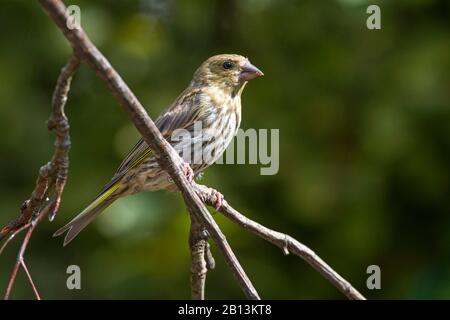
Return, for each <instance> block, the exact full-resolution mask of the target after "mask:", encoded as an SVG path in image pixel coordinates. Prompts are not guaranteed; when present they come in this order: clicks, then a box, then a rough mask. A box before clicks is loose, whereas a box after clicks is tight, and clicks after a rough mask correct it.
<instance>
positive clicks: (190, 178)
mask: <svg viewBox="0 0 450 320" xmlns="http://www.w3.org/2000/svg"><path fill="white" fill-rule="evenodd" d="M182 168H183V173H184V175H185V176H186V179H187V180H188V181H189V183H191V182H192V181H193V180H194V171H193V170H192V168H191V166H190V165H189V163H187V162H183V165H182Z"/></svg>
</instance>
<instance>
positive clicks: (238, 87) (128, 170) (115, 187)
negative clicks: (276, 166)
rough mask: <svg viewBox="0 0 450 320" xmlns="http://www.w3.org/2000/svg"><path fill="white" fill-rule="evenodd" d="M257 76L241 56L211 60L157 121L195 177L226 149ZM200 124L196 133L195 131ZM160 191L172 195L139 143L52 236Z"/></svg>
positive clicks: (72, 232)
mask: <svg viewBox="0 0 450 320" xmlns="http://www.w3.org/2000/svg"><path fill="white" fill-rule="evenodd" d="M261 75H262V72H261V71H259V70H258V69H257V68H256V67H254V66H253V65H252V64H250V62H249V61H248V59H247V58H244V57H242V56H239V55H234V54H233V55H231V54H225V55H218V56H213V57H211V58H209V59H208V60H206V61H205V62H204V63H203V64H202V65H201V66H200V67H199V68H198V69H197V70H196V72H195V73H194V77H193V79H192V81H191V83H190V84H189V86H188V87H187V88H186V89H185V90H184V91H183V93H182V94H181V95H180V96H179V97H178V98H177V99H176V100H175V101H174V103H173V104H172V105H171V106H170V107H169V108H168V109H167V110H166V111H165V112H163V113H162V115H161V116H160V117H159V118H158V119H157V120H156V122H155V124H156V125H157V127H158V129H159V130H160V131H161V133H162V134H163V136H164V138H165V139H166V140H167V141H168V142H169V143H171V145H172V146H173V147H174V149H175V150H176V151H177V152H178V153H179V154H180V156H182V157H183V156H184V161H186V162H188V163H189V164H190V166H191V168H192V170H193V172H194V174H198V173H199V172H201V171H202V170H204V169H205V168H206V167H208V166H209V165H210V164H211V163H213V162H214V161H215V160H217V159H218V158H219V157H220V156H221V155H222V153H223V152H224V151H225V149H226V147H227V146H228V144H229V143H230V142H231V140H232V139H233V137H234V136H235V134H236V132H237V129H238V128H239V125H240V121H241V93H242V90H243V88H244V86H245V84H246V82H247V81H248V80H251V79H253V78H256V77H258V76H261ZM199 124H200V125H201V127H202V130H201V131H200V132H198V130H196V128H198V127H197V125H199ZM180 129H184V130H185V131H186V132H189V133H190V139H184V140H183V139H182V140H177V139H175V133H177V132H178V131H179V130H180ZM194 142H196V143H194ZM186 146H189V147H191V149H192V154H194V153H195V152H198V153H196V154H200V155H201V156H202V157H201V159H200V161H194V160H198V159H194V158H193V156H192V154H190V155H189V157H187V158H186V154H183V151H184V150H185V148H186ZM198 148H200V149H198ZM207 154H208V156H209V158H208V161H203V160H202V159H203V158H204V157H205V158H206V155H207ZM159 189H166V190H171V191H175V190H176V186H175V185H174V184H173V183H172V182H171V180H170V179H169V177H168V176H167V174H166V173H165V172H164V171H163V170H162V169H161V168H160V167H159V165H158V164H157V162H156V159H155V157H154V156H153V153H152V150H150V148H149V147H148V145H147V144H146V143H145V141H144V140H143V139H140V140H139V141H138V143H137V144H136V145H135V146H134V148H133V149H132V150H131V151H130V153H129V154H128V156H127V157H126V158H125V159H124V160H123V162H122V164H121V165H120V166H119V168H118V169H117V172H116V174H115V175H114V176H113V178H112V179H111V181H110V182H108V183H107V184H106V185H105V186H104V188H103V189H102V191H101V192H100V193H99V195H98V196H97V198H96V199H95V200H94V201H93V202H92V203H91V204H90V205H89V206H88V207H87V208H86V209H84V210H83V211H82V212H81V213H80V214H79V215H77V216H76V217H75V218H74V219H73V220H72V221H70V222H69V223H68V224H67V225H66V226H64V227H63V228H61V229H59V230H58V231H57V232H56V233H55V236H58V235H61V234H63V233H65V232H67V234H66V237H65V239H64V245H66V244H67V243H69V242H70V241H72V240H73V239H74V238H75V237H76V235H77V234H78V233H79V232H80V231H81V230H82V229H83V228H84V227H86V226H87V225H88V224H89V223H90V222H91V221H92V220H93V219H94V218H95V217H96V216H97V215H98V214H99V213H100V212H102V211H103V210H104V209H106V208H107V207H108V206H109V205H111V204H112V203H113V202H114V201H115V200H116V199H118V198H120V197H123V196H126V195H129V194H133V193H137V192H142V191H152V190H159Z"/></svg>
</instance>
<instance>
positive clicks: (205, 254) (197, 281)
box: [189, 219, 215, 300]
mask: <svg viewBox="0 0 450 320" xmlns="http://www.w3.org/2000/svg"><path fill="white" fill-rule="evenodd" d="M189 247H190V250H191V299H193V300H205V282H206V274H207V272H208V270H212V269H214V267H215V261H214V258H213V256H212V254H211V250H210V247H209V243H208V232H207V231H206V229H205V227H204V226H203V225H202V224H201V223H199V222H198V221H196V220H195V219H194V220H192V221H191V228H190V233H189Z"/></svg>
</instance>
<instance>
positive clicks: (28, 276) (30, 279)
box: [20, 259, 41, 300]
mask: <svg viewBox="0 0 450 320" xmlns="http://www.w3.org/2000/svg"><path fill="white" fill-rule="evenodd" d="M20 263H21V265H22V269H23V270H24V271H25V274H26V275H27V278H28V281H29V282H30V284H31V288H32V289H33V292H34V295H35V296H36V299H37V300H41V296H40V295H39V292H38V290H37V288H36V286H35V285H34V281H33V278H32V277H31V274H30V271H29V270H28V267H27V265H26V264H25V260H23V259H22V261H21V262H20Z"/></svg>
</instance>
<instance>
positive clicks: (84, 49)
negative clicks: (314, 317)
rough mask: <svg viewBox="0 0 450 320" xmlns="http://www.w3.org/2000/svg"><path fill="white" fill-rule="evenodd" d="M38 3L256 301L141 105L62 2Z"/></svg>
mask: <svg viewBox="0 0 450 320" xmlns="http://www.w3.org/2000/svg"><path fill="white" fill-rule="evenodd" d="M39 3H40V4H41V5H42V6H43V8H44V9H45V11H46V12H47V13H48V14H49V16H50V17H51V18H52V19H53V21H54V22H55V24H56V25H57V26H58V28H59V29H60V30H61V31H62V32H63V34H64V36H65V37H66V38H67V40H68V41H69V42H70V44H71V45H72V47H73V50H74V52H75V53H77V54H78V55H79V56H80V57H81V58H82V59H83V60H84V61H85V62H87V64H88V65H89V66H90V67H91V68H92V69H93V70H94V71H95V72H96V73H97V75H98V76H99V77H101V78H102V79H103V80H104V81H105V83H106V84H107V86H108V88H109V90H110V91H111V92H112V93H113V95H114V96H115V97H116V98H117V100H118V101H119V102H120V104H121V105H122V107H123V108H124V109H125V111H126V112H127V113H128V115H129V117H130V119H131V120H132V121H133V123H134V125H135V126H136V128H137V129H138V131H139V132H140V133H141V135H142V137H143V138H144V140H145V142H147V144H148V145H149V146H150V148H151V149H152V150H153V151H154V153H155V155H156V158H157V161H158V164H159V165H160V167H161V168H163V169H164V170H165V171H166V172H167V173H168V174H169V176H170V177H171V179H172V181H174V183H175V184H176V185H177V187H178V189H179V190H180V192H181V193H182V195H183V199H184V201H185V203H186V206H187V207H188V209H189V212H190V214H191V219H197V220H198V221H200V222H201V223H202V224H203V225H204V226H205V228H206V229H207V230H208V232H209V234H210V235H211V237H212V239H213V240H214V242H215V243H216V244H217V246H218V247H219V249H220V250H221V251H222V253H223V254H224V256H225V260H226V262H227V264H228V266H229V267H230V269H231V271H232V273H233V275H234V276H235V278H236V280H237V281H238V284H239V285H240V287H241V289H242V290H243V291H244V293H245V295H246V296H247V298H249V299H259V295H258V293H257V291H256V289H255V287H254V286H253V284H252V283H251V281H250V279H249V278H248V276H247V274H246V273H245V271H244V269H243V268H242V266H241V265H240V264H239V261H238V260H237V258H236V256H235V254H234V253H233V251H232V250H231V247H230V245H229V244H228V242H227V240H226V238H225V236H224V234H223V233H222V231H221V230H220V228H219V227H218V225H217V223H216V222H215V221H214V219H213V218H212V216H211V214H210V213H209V211H208V209H207V208H206V207H205V205H204V204H203V202H202V201H201V200H200V199H199V197H198V196H197V194H196V193H195V192H194V190H193V189H192V187H191V184H190V183H189V182H188V180H187V178H186V177H185V175H184V174H183V170H182V165H183V162H182V160H181V158H180V157H179V155H178V154H177V153H176V152H175V151H174V150H173V148H172V147H171V145H170V144H169V143H168V142H167V141H166V140H165V139H164V138H163V136H162V135H161V133H160V132H159V130H158V128H157V127H156V126H155V124H154V122H153V121H152V119H151V118H150V117H149V116H148V114H147V112H146V111H145V109H144V107H143V106H142V104H141V103H140V102H139V100H138V99H137V98H136V96H135V95H134V94H133V92H132V91H131V90H130V88H129V87H128V86H127V84H126V83H125V82H124V81H123V79H122V78H121V77H120V75H119V74H118V73H117V72H116V71H115V70H114V68H113V67H112V66H111V64H110V63H109V62H108V60H107V59H106V58H105V57H104V56H103V54H102V53H101V52H100V51H99V50H98V49H97V48H96V47H95V46H94V45H93V44H92V42H91V41H90V39H89V37H88V36H87V35H86V33H85V32H84V31H83V29H82V28H81V26H78V27H76V28H69V27H68V25H67V21H68V18H69V16H68V14H67V12H66V7H65V5H64V4H63V2H62V1H59V0H39Z"/></svg>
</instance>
